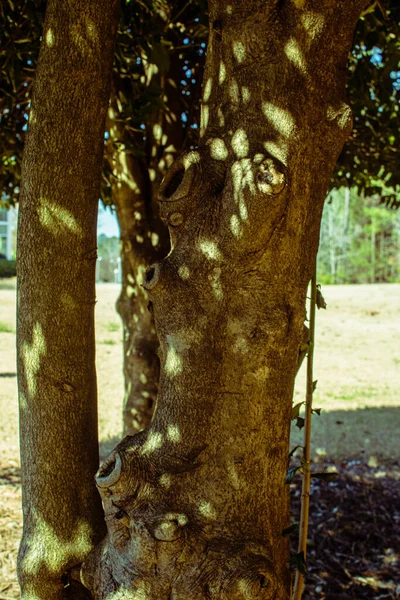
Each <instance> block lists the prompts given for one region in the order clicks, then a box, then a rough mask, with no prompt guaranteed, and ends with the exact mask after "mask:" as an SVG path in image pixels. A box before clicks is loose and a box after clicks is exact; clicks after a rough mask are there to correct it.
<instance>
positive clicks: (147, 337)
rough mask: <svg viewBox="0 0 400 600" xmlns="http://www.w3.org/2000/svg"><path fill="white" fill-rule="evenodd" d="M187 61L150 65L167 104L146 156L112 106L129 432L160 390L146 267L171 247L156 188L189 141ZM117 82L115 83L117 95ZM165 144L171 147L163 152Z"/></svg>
mask: <svg viewBox="0 0 400 600" xmlns="http://www.w3.org/2000/svg"><path fill="white" fill-rule="evenodd" d="M182 66H183V59H182V57H181V56H180V53H178V52H174V53H173V54H172V55H171V66H170V70H169V72H168V76H165V75H161V76H160V75H158V74H154V73H153V71H151V73H152V74H151V73H150V70H149V75H148V78H149V84H150V83H154V81H153V80H154V78H157V81H156V82H157V84H158V85H160V86H161V87H162V89H163V95H162V96H163V98H164V102H165V103H166V105H167V107H168V109H166V108H160V109H159V110H157V111H155V112H154V114H153V115H152V120H151V121H150V123H149V125H148V127H147V131H146V139H147V141H146V145H147V150H148V151H147V156H146V158H137V157H135V156H134V154H132V153H130V152H126V151H125V150H124V148H125V145H127V146H128V147H129V146H130V145H132V144H134V143H135V140H132V139H131V138H130V137H129V134H127V132H126V130H125V126H124V123H123V122H121V120H120V119H118V118H116V117H118V111H117V107H116V106H115V103H113V104H112V106H111V107H110V109H109V119H108V130H109V132H110V142H111V152H110V154H111V156H110V158H109V160H110V163H111V164H112V170H113V182H112V201H113V204H114V206H115V209H116V212H117V217H118V222H119V227H120V237H121V257H122V286H121V294H120V296H119V299H118V302H117V309H118V312H119V314H120V316H121V319H122V323H123V328H124V377H125V397H124V410H123V421H124V433H125V435H133V434H134V433H137V432H138V431H141V430H142V429H144V428H145V427H146V426H147V425H148V424H149V423H150V419H151V416H152V414H153V410H154V406H155V401H156V398H157V393H158V380H159V373H160V363H159V357H158V346H159V344H158V338H157V334H156V331H155V326H154V318H153V315H152V311H151V310H150V311H149V310H148V307H149V300H150V299H149V296H148V293H147V291H146V290H145V289H144V287H143V286H142V284H143V276H144V273H145V270H146V268H147V266H148V265H149V264H152V263H154V262H157V261H158V260H160V259H161V258H162V257H164V256H165V255H166V254H167V253H168V251H169V236H168V230H167V228H166V226H165V225H164V224H163V223H162V221H161V219H160V216H159V208H158V203H157V192H158V188H159V185H160V182H161V180H162V178H163V176H164V175H165V173H166V170H167V168H168V167H169V166H170V165H171V163H172V162H173V160H174V159H175V157H176V156H177V154H178V153H179V152H180V150H181V149H182V147H183V144H184V142H185V130H184V128H183V127H182V123H181V122H180V115H181V113H182V111H183V110H184V106H183V101H182V94H181V90H180V87H179V86H177V85H176V84H175V82H176V81H179V80H180V79H181V73H182ZM171 81H172V82H173V85H171V83H170V82H171ZM118 85H119V83H118V82H116V88H117V89H116V90H115V95H117V94H118ZM141 135H142V134H141ZM115 140H118V141H119V142H120V144H119V146H120V147H121V149H120V150H117V151H116V150H115V146H114V145H112V143H113V141H115ZM137 143H138V145H140V142H137ZM166 148H168V152H164V149H166ZM150 308H151V306H150Z"/></svg>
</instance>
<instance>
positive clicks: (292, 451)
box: [289, 444, 303, 458]
mask: <svg viewBox="0 0 400 600" xmlns="http://www.w3.org/2000/svg"><path fill="white" fill-rule="evenodd" d="M297 448H303V446H301V445H300V444H298V445H297V446H295V447H294V448H292V450H291V451H290V452H289V458H292V456H293V454H294V453H295V452H296V450H297Z"/></svg>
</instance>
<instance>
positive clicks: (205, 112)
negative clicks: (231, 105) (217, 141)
mask: <svg viewBox="0 0 400 600" xmlns="http://www.w3.org/2000/svg"><path fill="white" fill-rule="evenodd" d="M200 113H201V116H200V123H201V125H200V133H201V135H203V133H204V132H205V130H206V129H207V127H208V119H209V117H210V110H209V108H208V106H206V105H205V104H202V105H201V109H200Z"/></svg>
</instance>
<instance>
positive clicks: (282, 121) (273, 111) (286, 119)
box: [262, 102, 295, 137]
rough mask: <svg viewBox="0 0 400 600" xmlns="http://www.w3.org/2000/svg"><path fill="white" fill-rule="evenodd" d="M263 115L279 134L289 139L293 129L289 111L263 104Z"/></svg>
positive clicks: (267, 103)
mask: <svg viewBox="0 0 400 600" xmlns="http://www.w3.org/2000/svg"><path fill="white" fill-rule="evenodd" d="M262 109H263V113H264V115H265V116H266V117H267V119H268V121H270V122H271V123H272V125H273V126H274V127H275V129H276V130H277V131H279V133H281V134H282V135H284V136H285V137H289V136H290V134H291V133H293V131H294V129H295V122H294V119H293V117H292V115H291V114H290V113H289V111H287V110H285V109H284V108H280V107H279V106H275V104H272V103H271V102H263V105H262Z"/></svg>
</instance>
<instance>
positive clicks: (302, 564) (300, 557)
mask: <svg viewBox="0 0 400 600" xmlns="http://www.w3.org/2000/svg"><path fill="white" fill-rule="evenodd" d="M291 559H292V562H293V564H294V567H295V568H296V569H297V570H298V571H300V573H301V574H302V575H304V576H306V575H307V563H306V561H305V558H304V552H303V551H301V552H297V554H296V553H295V552H293V553H292V555H291Z"/></svg>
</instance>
